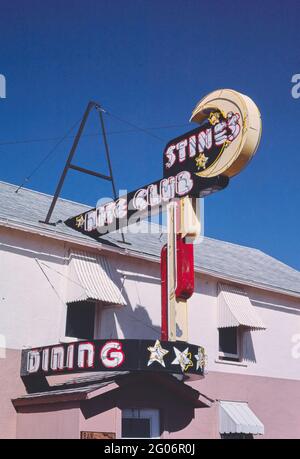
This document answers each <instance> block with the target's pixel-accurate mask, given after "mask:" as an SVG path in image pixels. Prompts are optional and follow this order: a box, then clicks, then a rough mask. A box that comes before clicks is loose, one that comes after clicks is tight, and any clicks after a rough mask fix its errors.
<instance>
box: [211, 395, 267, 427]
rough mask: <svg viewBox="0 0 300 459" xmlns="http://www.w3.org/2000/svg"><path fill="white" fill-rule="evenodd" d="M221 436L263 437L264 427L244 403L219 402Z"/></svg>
mask: <svg viewBox="0 0 300 459" xmlns="http://www.w3.org/2000/svg"><path fill="white" fill-rule="evenodd" d="M219 408H220V412H219V416H220V417H219V423H220V433H221V434H252V435H263V434H264V425H263V423H262V422H261V421H260V420H259V419H258V417H257V416H256V415H255V414H254V413H253V411H252V410H251V409H250V408H249V406H248V403H246V402H231V401H220V403H219Z"/></svg>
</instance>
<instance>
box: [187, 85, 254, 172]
mask: <svg viewBox="0 0 300 459" xmlns="http://www.w3.org/2000/svg"><path fill="white" fill-rule="evenodd" d="M214 111H219V112H221V113H222V114H225V115H227V114H228V113H229V112H233V114H238V115H239V125H240V132H239V134H238V136H237V137H236V138H235V139H234V140H233V141H232V142H230V143H229V144H228V145H227V146H225V145H224V148H221V151H220V154H219V155H218V157H217V158H216V159H215V161H214V162H213V163H212V164H211V165H210V166H209V167H207V169H203V170H202V171H201V172H196V175H199V176H200V177H214V176H216V175H221V174H223V175H226V176H227V177H232V176H234V175H236V174H238V173H239V172H240V171H241V170H242V169H243V168H244V167H245V166H246V165H247V163H248V162H249V161H250V160H251V158H252V157H253V156H254V154H255V153H256V150H257V148H258V145H259V142H260V138H261V131H262V123H261V115H260V112H259V109H258V107H257V105H256V104H255V103H254V102H253V100H252V99H250V97H248V96H245V95H244V94H241V93H239V92H237V91H234V90H232V89H219V90H216V91H213V92H211V93H210V94H208V95H207V96H206V97H204V98H203V99H201V100H200V102H199V103H198V104H197V105H196V107H195V109H194V110H193V113H192V116H191V119H190V121H193V122H195V123H201V122H202V121H204V120H205V119H207V118H208V116H209V114H210V113H212V112H214Z"/></svg>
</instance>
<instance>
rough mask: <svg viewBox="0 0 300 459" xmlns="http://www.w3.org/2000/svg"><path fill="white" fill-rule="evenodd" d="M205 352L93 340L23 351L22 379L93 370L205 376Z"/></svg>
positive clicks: (176, 344)
mask: <svg viewBox="0 0 300 459" xmlns="http://www.w3.org/2000/svg"><path fill="white" fill-rule="evenodd" d="M204 366H205V351H204V348H203V347H201V346H196V345H194V344H188V343H185V342H183V341H176V342H171V341H159V340H156V341H155V340H130V339H125V340H119V339H110V340H93V341H76V342H73V343H68V344H57V345H54V346H47V347H41V348H37V349H26V350H23V351H22V365H21V376H22V377H24V376H51V375H57V374H68V373H80V372H84V373H86V372H93V371H159V372H168V373H174V374H195V375H198V376H202V375H203V372H204Z"/></svg>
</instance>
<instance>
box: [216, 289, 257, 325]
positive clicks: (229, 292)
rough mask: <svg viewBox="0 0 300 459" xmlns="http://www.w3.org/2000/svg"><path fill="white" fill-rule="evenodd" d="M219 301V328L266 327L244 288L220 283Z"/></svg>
mask: <svg viewBox="0 0 300 459" xmlns="http://www.w3.org/2000/svg"><path fill="white" fill-rule="evenodd" d="M218 303H219V305H218V328H226V327H238V326H239V325H243V326H245V327H249V328H251V329H253V330H259V329H261V330H263V329H265V328H266V327H265V325H264V324H263V322H262V320H261V318H260V317H259V315H258V314H257V312H256V310H255V308H254V306H253V305H252V304H251V301H250V299H249V297H248V295H247V293H246V292H245V291H244V290H243V289H241V288H238V287H235V286H232V285H227V284H219V296H218Z"/></svg>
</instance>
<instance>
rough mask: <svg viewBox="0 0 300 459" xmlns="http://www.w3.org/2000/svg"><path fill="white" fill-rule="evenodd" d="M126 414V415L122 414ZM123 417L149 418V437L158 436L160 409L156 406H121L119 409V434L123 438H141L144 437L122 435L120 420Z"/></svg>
mask: <svg viewBox="0 0 300 459" xmlns="http://www.w3.org/2000/svg"><path fill="white" fill-rule="evenodd" d="M124 414H126V416H124ZM123 419H149V420H150V436H149V437H147V438H149V439H155V438H156V439H157V438H161V437H160V410H159V409H156V408H123V409H122V411H121V436H120V438H124V439H126V440H127V439H128V440H129V439H139V438H140V439H142V438H145V437H123V433H122V421H123Z"/></svg>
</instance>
